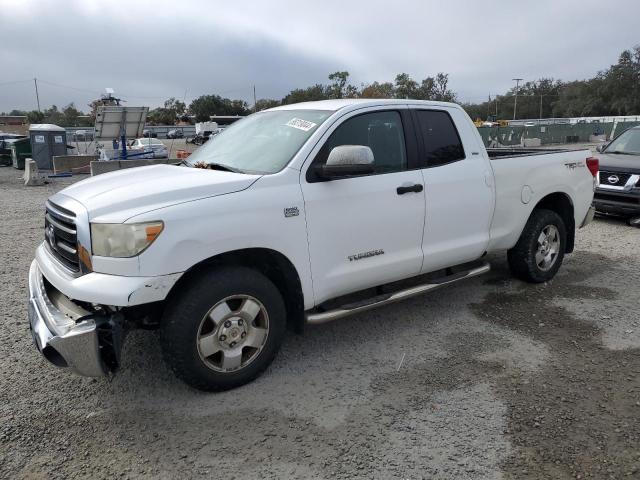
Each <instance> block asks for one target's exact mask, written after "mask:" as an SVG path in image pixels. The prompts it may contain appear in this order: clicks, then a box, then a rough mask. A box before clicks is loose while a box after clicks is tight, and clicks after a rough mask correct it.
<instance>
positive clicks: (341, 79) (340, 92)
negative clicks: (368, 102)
mask: <svg viewBox="0 0 640 480" xmlns="http://www.w3.org/2000/svg"><path fill="white" fill-rule="evenodd" d="M329 80H332V81H333V83H332V84H330V85H329V86H328V87H326V91H327V97H328V98H356V97H357V96H359V92H358V88H357V87H354V86H353V85H350V84H349V83H348V81H349V72H346V71H344V72H334V73H332V74H331V75H329Z"/></svg>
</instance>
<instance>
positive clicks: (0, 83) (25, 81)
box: [0, 79, 31, 85]
mask: <svg viewBox="0 0 640 480" xmlns="http://www.w3.org/2000/svg"><path fill="white" fill-rule="evenodd" d="M30 82H31V79H29V80H11V81H9V82H0V85H13V84H16V83H30Z"/></svg>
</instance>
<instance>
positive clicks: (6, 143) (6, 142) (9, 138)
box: [0, 132, 26, 166]
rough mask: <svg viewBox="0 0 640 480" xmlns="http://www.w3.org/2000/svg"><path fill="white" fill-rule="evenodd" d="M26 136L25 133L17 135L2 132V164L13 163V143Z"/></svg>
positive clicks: (0, 159) (0, 139)
mask: <svg viewBox="0 0 640 480" xmlns="http://www.w3.org/2000/svg"><path fill="white" fill-rule="evenodd" d="M23 138H26V137H25V136H24V135H17V134H13V133H4V132H0V166H8V165H11V164H12V163H13V162H12V158H11V145H12V144H13V143H15V142H16V140H20V139H23Z"/></svg>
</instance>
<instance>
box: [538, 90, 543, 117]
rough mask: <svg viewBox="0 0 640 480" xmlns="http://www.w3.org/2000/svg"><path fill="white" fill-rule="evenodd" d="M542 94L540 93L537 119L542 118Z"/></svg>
mask: <svg viewBox="0 0 640 480" xmlns="http://www.w3.org/2000/svg"><path fill="white" fill-rule="evenodd" d="M542 96H543V95H542V94H540V116H539V117H538V118H539V119H540V118H542Z"/></svg>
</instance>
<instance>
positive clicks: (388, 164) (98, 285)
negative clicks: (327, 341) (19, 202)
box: [29, 99, 598, 390]
mask: <svg viewBox="0 0 640 480" xmlns="http://www.w3.org/2000/svg"><path fill="white" fill-rule="evenodd" d="M194 166H197V167H199V168H189V167H194ZM205 167H206V168H205ZM597 170H598V160H597V159H594V158H591V157H590V151H589V150H580V151H570V150H540V151H537V150H523V149H521V150H518V151H517V153H516V152H514V151H510V150H504V149H502V150H490V151H487V150H485V148H484V146H483V143H482V139H481V137H480V135H479V133H478V131H477V129H476V128H475V126H474V124H473V122H472V121H471V119H470V118H469V117H468V116H467V115H466V113H465V112H464V110H463V109H462V108H460V107H459V106H457V105H454V104H450V103H439V102H425V101H413V100H386V101H385V100H353V99H348V100H329V101H321V102H310V103H302V104H296V105H286V106H281V107H277V108H273V109H270V110H265V111H262V112H259V113H256V114H254V115H251V116H249V117H247V118H246V119H244V120H242V121H241V122H237V123H235V124H234V125H232V126H230V127H229V128H227V129H226V130H225V131H224V132H223V133H221V134H219V135H218V136H217V137H216V138H215V140H212V141H210V142H208V143H207V144H206V145H205V146H203V147H202V148H200V149H198V150H197V151H195V152H194V153H193V154H192V155H191V156H190V157H188V158H187V159H185V160H184V166H170V165H156V166H150V167H143V168H138V169H129V170H124V171H120V172H115V173H111V174H105V175H100V176H98V177H93V178H91V179H88V180H85V181H82V182H79V183H76V184H74V185H71V186H69V187H67V188H65V189H64V190H62V191H60V192H59V193H56V194H54V195H52V196H51V197H50V198H49V200H48V201H47V204H46V216H45V223H46V226H45V239H46V240H45V241H44V242H43V243H42V245H40V246H39V247H38V249H37V251H36V258H35V260H34V261H33V263H32V265H31V270H30V273H29V291H30V301H29V302H30V308H29V316H30V323H31V328H32V331H33V336H34V338H35V342H36V344H37V346H38V348H39V349H40V351H41V352H42V353H43V355H44V356H45V357H46V358H47V359H48V360H50V361H51V362H52V363H53V364H55V365H58V366H64V367H69V368H70V369H71V370H73V371H75V372H76V373H79V374H82V375H89V376H100V375H106V374H110V373H111V372H114V371H116V370H117V368H118V367H119V365H120V363H121V362H120V355H121V347H122V342H123V339H124V336H125V333H126V332H127V331H128V330H130V329H132V328H137V327H144V328H151V327H157V328H159V329H160V336H159V338H160V342H161V346H162V351H163V355H164V358H165V360H166V362H167V363H168V364H169V365H170V367H171V368H172V369H173V371H174V372H175V373H176V375H177V376H178V377H180V378H181V379H183V380H184V381H185V382H187V383H188V384H190V385H192V386H194V387H196V388H199V389H203V390H223V389H228V388H232V387H236V386H238V385H242V384H244V383H246V382H249V381H250V380H252V379H253V378H255V377H256V376H258V375H259V374H260V373H261V372H262V371H264V369H265V368H266V367H267V366H268V365H269V364H270V363H271V361H272V360H273V358H274V357H275V355H276V352H277V351H278V349H279V347H280V343H281V341H282V339H283V335H284V333H285V329H286V328H287V327H288V328H291V329H293V330H295V331H298V332H300V331H302V330H303V327H304V326H305V325H306V324H320V323H324V322H327V321H331V320H336V319H339V318H342V317H345V316H347V315H350V314H353V313H358V312H363V311H365V310H367V309H370V308H373V307H377V306H381V305H387V304H389V303H391V302H396V301H399V300H402V299H404V298H407V297H411V296H413V295H416V294H418V293H423V292H427V291H430V290H433V289H435V288H438V287H441V286H444V285H447V284H450V283H453V282H457V281H460V280H463V279H466V278H469V277H473V276H476V275H480V274H482V273H484V272H487V271H488V270H489V265H488V264H487V263H486V262H485V261H484V260H483V258H484V256H485V254H486V253H487V252H494V251H503V250H507V251H508V253H507V257H508V261H509V265H510V267H511V271H512V272H513V274H514V275H515V276H516V277H518V278H521V279H523V280H526V281H528V282H534V283H536V282H545V281H548V280H551V279H552V278H553V277H554V275H555V274H556V272H557V271H558V269H559V268H560V266H561V264H562V261H563V258H564V255H565V253H570V252H571V251H573V248H574V239H575V229H576V228H577V227H582V226H584V225H586V224H587V223H588V222H589V221H591V219H592V217H593V209H592V208H591V202H592V200H593V190H594V184H595V176H596V175H597ZM400 280H402V282H400ZM389 321H393V320H392V319H389ZM326 348H327V349H330V348H331V346H330V345H328V346H327V347H326Z"/></svg>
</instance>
